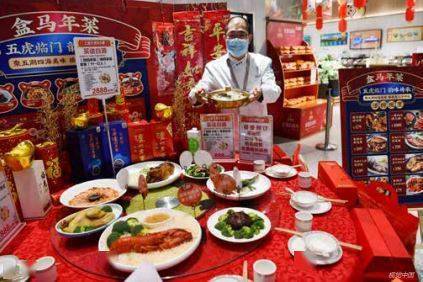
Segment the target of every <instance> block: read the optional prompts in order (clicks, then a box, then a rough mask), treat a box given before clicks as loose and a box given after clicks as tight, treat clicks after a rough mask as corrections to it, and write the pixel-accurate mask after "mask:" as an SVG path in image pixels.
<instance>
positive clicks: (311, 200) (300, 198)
mask: <svg viewBox="0 0 423 282" xmlns="http://www.w3.org/2000/svg"><path fill="white" fill-rule="evenodd" d="M291 199H292V201H293V202H294V204H296V205H297V206H299V207H300V208H306V209H308V208H311V207H312V206H314V205H315V204H316V203H317V202H318V201H319V197H318V196H317V194H316V193H313V192H309V191H297V192H295V193H294V194H292V195H291Z"/></svg>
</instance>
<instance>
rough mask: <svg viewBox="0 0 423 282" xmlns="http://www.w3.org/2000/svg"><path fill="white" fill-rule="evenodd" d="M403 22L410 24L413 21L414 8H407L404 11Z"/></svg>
mask: <svg viewBox="0 0 423 282" xmlns="http://www.w3.org/2000/svg"><path fill="white" fill-rule="evenodd" d="M405 20H406V21H407V22H412V21H413V20H414V8H407V10H406V11H405Z"/></svg>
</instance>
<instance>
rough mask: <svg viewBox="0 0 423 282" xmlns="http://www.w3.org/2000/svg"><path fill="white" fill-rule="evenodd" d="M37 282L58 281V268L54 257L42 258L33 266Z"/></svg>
mask: <svg viewBox="0 0 423 282" xmlns="http://www.w3.org/2000/svg"><path fill="white" fill-rule="evenodd" d="M31 270H32V272H33V275H34V278H35V281H40V282H41V281H42V282H54V281H56V280H57V267H56V260H55V259H54V257H50V256H47V257H42V258H39V259H37V260H36V261H35V263H34V264H33V265H32V266H31Z"/></svg>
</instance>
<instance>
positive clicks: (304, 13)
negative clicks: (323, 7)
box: [302, 0, 308, 20]
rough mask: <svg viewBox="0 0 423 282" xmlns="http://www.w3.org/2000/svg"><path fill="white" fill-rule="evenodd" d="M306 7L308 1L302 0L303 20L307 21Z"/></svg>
mask: <svg viewBox="0 0 423 282" xmlns="http://www.w3.org/2000/svg"><path fill="white" fill-rule="evenodd" d="M307 5H308V1H307V0H303V5H302V14H303V20H307V18H308V15H307Z"/></svg>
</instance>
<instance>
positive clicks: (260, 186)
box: [206, 170, 271, 201]
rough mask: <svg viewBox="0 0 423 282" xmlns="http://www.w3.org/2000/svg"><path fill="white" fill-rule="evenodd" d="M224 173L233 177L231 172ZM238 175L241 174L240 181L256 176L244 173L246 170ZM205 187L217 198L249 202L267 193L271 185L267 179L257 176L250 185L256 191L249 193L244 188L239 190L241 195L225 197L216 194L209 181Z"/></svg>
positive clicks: (234, 194) (233, 194)
mask: <svg viewBox="0 0 423 282" xmlns="http://www.w3.org/2000/svg"><path fill="white" fill-rule="evenodd" d="M224 173H226V174H228V175H230V176H232V177H233V171H227V172H224ZM240 173H241V180H243V179H249V178H252V177H254V176H256V175H257V173H256V172H252V171H246V170H241V171H240ZM206 185H207V188H208V189H209V190H210V192H212V193H213V194H215V195H216V196H218V197H219V198H222V199H227V200H232V201H244V200H251V199H254V198H257V197H260V196H261V195H263V194H264V193H266V192H267V191H269V189H270V186H271V183H270V180H269V178H267V177H266V176H264V175H261V174H258V177H257V179H256V181H255V182H254V183H253V184H252V186H254V187H255V188H256V189H254V190H252V191H251V190H250V189H248V188H244V189H242V190H241V193H240V194H241V195H238V193H232V194H230V195H225V194H223V193H219V192H217V191H216V190H215V188H214V184H213V181H211V179H209V180H207V183H206Z"/></svg>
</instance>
